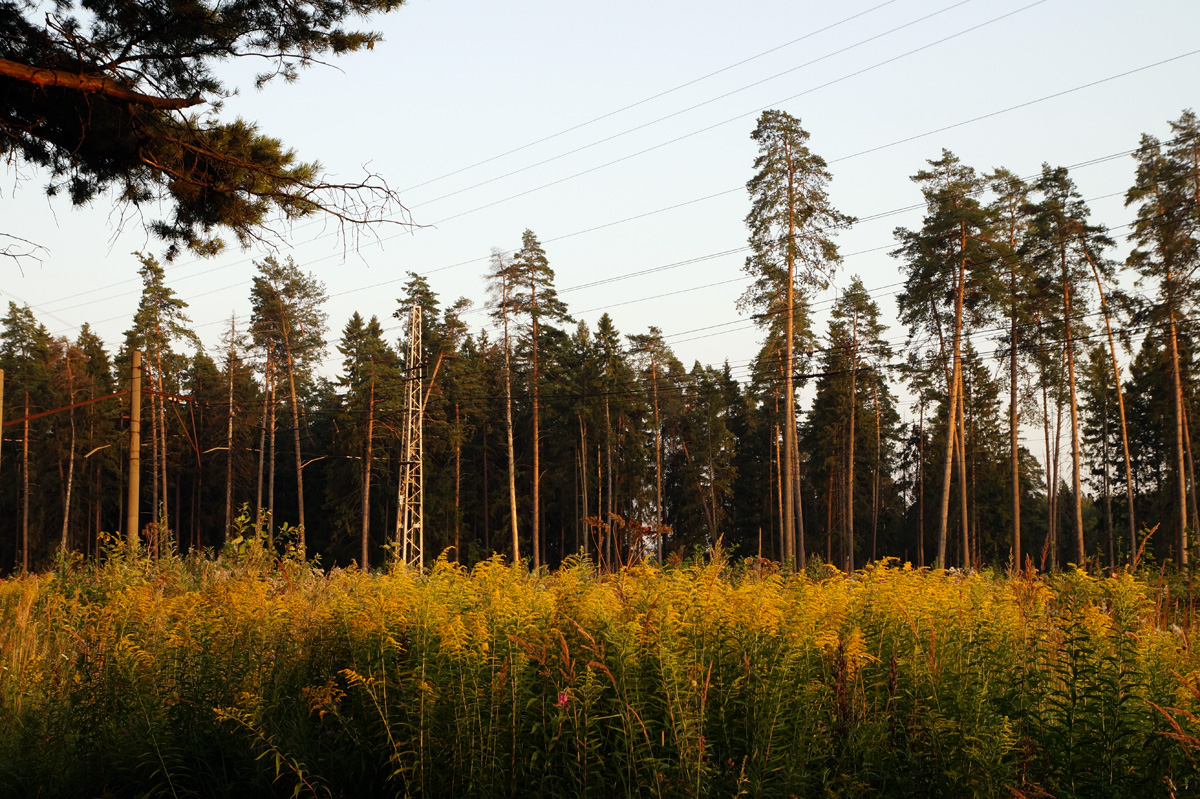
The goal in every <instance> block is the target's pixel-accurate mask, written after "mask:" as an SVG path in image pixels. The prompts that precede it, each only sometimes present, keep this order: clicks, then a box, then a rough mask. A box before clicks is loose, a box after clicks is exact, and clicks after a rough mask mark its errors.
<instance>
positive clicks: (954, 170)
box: [893, 150, 995, 568]
mask: <svg viewBox="0 0 1200 799" xmlns="http://www.w3.org/2000/svg"><path fill="white" fill-rule="evenodd" d="M928 164H929V168H928V169H923V170H921V171H920V172H918V173H917V174H915V175H913V177H912V180H913V181H914V182H916V183H917V184H919V185H920V186H921V193H922V195H924V197H925V208H926V212H925V219H924V222H923V224H922V227H921V229H920V230H918V231H910V230H906V229H904V228H899V229H897V230H896V232H895V235H896V237H897V238H898V239H899V240H900V242H901V246H900V248H899V249H897V250H896V251H895V252H894V253H893V255H894V256H896V257H899V258H902V259H903V260H904V262H905V266H904V269H905V272H906V275H905V285H904V290H903V291H902V292H901V294H900V297H899V299H898V304H899V307H900V319H901V321H902V322H904V323H905V324H907V325H908V326H909V330H910V338H911V339H912V340H913V342H917V341H927V340H929V339H931V338H932V339H933V340H934V341H936V343H937V349H938V352H939V354H940V355H941V357H942V361H943V364H945V362H946V361H947V360H949V362H950V363H949V364H948V365H946V366H945V367H944V369H945V371H946V376H945V378H946V393H947V397H948V401H949V425H950V428H951V430H950V434H949V435H947V437H946V451H945V464H944V467H943V470H942V501H941V514H940V518H939V524H938V555H937V565H938V567H939V568H945V566H946V544H947V525H948V521H949V513H950V478H951V469H952V467H953V464H954V454H955V451H956V447H957V451H958V452H959V453H960V454H961V452H962V429H961V428H962V424H961V419H962V416H961V414H960V412H959V406H960V405H961V402H962V401H961V391H962V372H963V370H962V353H963V348H964V346H963V345H964V340H965V337H966V336H967V335H968V334H969V327H968V324H969V320H968V318H967V314H968V312H969V311H970V310H971V307H970V306H971V305H974V304H977V300H975V301H973V300H972V299H969V298H968V297H969V296H970V297H971V298H979V297H982V296H983V292H982V291H980V289H982V288H983V286H984V285H986V284H987V283H989V282H990V281H991V280H993V279H994V277H995V275H994V273H993V272H992V261H991V258H990V257H989V255H988V252H987V249H986V245H987V242H988V240H989V238H990V232H989V219H988V215H987V212H986V210H985V209H984V208H983V206H982V204H981V203H980V201H979V196H978V195H979V194H980V192H981V190H982V188H983V181H982V179H981V178H980V177H979V176H978V175H977V174H976V172H975V170H974V169H972V168H971V167H968V166H966V165H964V164H963V163H962V162H961V161H959V159H958V157H957V156H956V155H954V154H953V153H951V152H950V151H948V150H943V151H942V155H941V158H938V159H937V160H932V161H929V162H928ZM968 284H971V288H972V290H971V292H970V295H968ZM947 332H949V334H950V338H951V344H950V347H949V353H947V346H946V335H947ZM947 356H948V357H947ZM959 462H960V477H961V478H962V479H964V480H965V474H961V472H962V468H961V465H962V463H963V460H962V458H961V457H960V459H959ZM963 500H964V501H963V502H962V505H963V519H962V521H963V539H964V547H963V565H964V566H969V565H970V564H969V562H968V561H967V558H968V556H969V553H968V549H967V547H966V537H967V536H966V530H967V528H966V513H965V505H966V502H965V494H963Z"/></svg>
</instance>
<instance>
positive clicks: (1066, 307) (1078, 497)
mask: <svg viewBox="0 0 1200 799" xmlns="http://www.w3.org/2000/svg"><path fill="white" fill-rule="evenodd" d="M1061 253H1062V255H1061V262H1062V280H1063V328H1064V330H1065V331H1066V334H1067V341H1066V350H1067V385H1068V387H1069V389H1070V397H1071V487H1072V489H1073V490H1074V492H1075V557H1076V558H1077V559H1078V564H1079V568H1081V569H1082V568H1085V567H1086V560H1087V553H1086V552H1085V551H1084V545H1083V482H1082V480H1081V479H1080V475H1079V470H1080V468H1081V466H1082V461H1083V456H1082V454H1081V453H1080V451H1079V403H1078V401H1077V398H1076V393H1075V341H1074V339H1073V338H1072V332H1071V284H1070V279H1069V276H1068V271H1067V249H1066V247H1065V246H1064V247H1063V248H1062V250H1061Z"/></svg>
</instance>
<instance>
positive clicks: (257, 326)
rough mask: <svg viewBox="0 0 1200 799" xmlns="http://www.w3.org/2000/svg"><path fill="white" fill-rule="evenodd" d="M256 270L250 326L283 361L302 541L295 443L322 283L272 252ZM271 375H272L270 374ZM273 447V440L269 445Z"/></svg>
mask: <svg viewBox="0 0 1200 799" xmlns="http://www.w3.org/2000/svg"><path fill="white" fill-rule="evenodd" d="M254 265H255V267H256V268H257V269H258V274H257V275H255V277H254V282H253V286H252V288H251V290H250V302H251V308H252V311H251V321H250V329H251V332H252V334H253V336H254V339H255V342H256V343H257V344H258V345H259V346H260V347H262V348H264V349H267V350H269V352H270V357H269V360H270V361H271V362H272V363H274V364H275V365H276V369H278V365H279V364H283V367H284V370H285V374H286V376H287V381H288V394H289V397H290V405H291V410H292V438H293V443H294V444H295V451H296V492H297V505H298V524H297V528H298V530H299V537H300V540H299V545H300V548H301V550H303V549H304V548H305V546H306V545H307V536H306V533H305V524H304V521H305V518H304V462H303V457H302V454H301V449H300V395H299V393H298V391H299V389H300V388H303V387H304V384H305V383H306V382H307V381H308V380H309V379H310V373H311V368H312V365H313V364H314V363H316V362H317V361H319V360H320V359H321V357H322V356H323V355H324V353H325V322H326V318H327V317H326V314H325V312H324V311H323V310H321V305H322V304H323V303H324V302H325V286H324V285H323V284H322V283H321V282H320V281H319V280H317V279H316V278H315V277H314V276H312V275H306V274H304V273H303V272H302V271H301V270H300V268H299V267H298V266H297V265H296V263H295V262H294V261H293V260H292V259H291V258H290V257H289V258H288V259H287V261H285V262H284V263H280V262H279V261H278V260H276V258H275V257H274V256H268V257H267V258H265V259H263V260H262V261H256V262H255V264H254ZM272 379H273V378H272ZM273 450H274V447H273V446H272V451H273Z"/></svg>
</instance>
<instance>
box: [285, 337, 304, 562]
mask: <svg viewBox="0 0 1200 799" xmlns="http://www.w3.org/2000/svg"><path fill="white" fill-rule="evenodd" d="M283 349H284V352H285V353H286V354H287V375H288V390H289V391H290V392H291V395H292V402H291V405H292V441H293V443H294V444H295V446H296V493H297V495H298V496H297V501H296V504H297V506H298V507H299V511H300V524H299V525H297V527H299V531H300V551H301V552H304V551H305V548H306V544H307V539H306V537H305V534H304V461H303V460H302V458H301V453H300V397H299V396H297V395H296V373H295V358H294V357H293V356H292V346H291V343H290V342H289V341H288V332H287V322H286V320H285V322H284V325H283Z"/></svg>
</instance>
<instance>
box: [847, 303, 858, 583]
mask: <svg viewBox="0 0 1200 799" xmlns="http://www.w3.org/2000/svg"><path fill="white" fill-rule="evenodd" d="M850 329H851V333H850V438H849V443H848V444H847V449H848V450H849V455H848V456H847V458H846V573H847V574H854V444H855V441H854V423H855V420H856V418H857V416H858V396H857V385H858V311H855V312H854V321H853V322H852V323H851V326H850Z"/></svg>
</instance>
